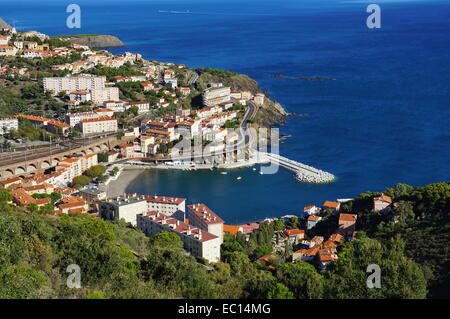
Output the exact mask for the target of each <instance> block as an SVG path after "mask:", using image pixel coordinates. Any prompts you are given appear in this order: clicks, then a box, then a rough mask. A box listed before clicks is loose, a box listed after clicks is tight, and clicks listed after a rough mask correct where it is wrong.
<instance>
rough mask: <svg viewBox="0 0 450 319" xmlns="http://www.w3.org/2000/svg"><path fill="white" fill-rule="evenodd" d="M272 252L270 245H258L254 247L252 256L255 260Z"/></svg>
mask: <svg viewBox="0 0 450 319" xmlns="http://www.w3.org/2000/svg"><path fill="white" fill-rule="evenodd" d="M272 251H273V247H272V245H270V244H264V245H259V246H257V247H256V249H255V252H254V255H255V259H258V258H261V257H262V256H265V255H270V254H271V253H272Z"/></svg>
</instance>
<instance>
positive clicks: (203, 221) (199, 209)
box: [188, 204, 223, 244]
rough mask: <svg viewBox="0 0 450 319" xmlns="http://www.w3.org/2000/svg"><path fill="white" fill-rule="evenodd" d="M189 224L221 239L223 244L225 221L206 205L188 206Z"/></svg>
mask: <svg viewBox="0 0 450 319" xmlns="http://www.w3.org/2000/svg"><path fill="white" fill-rule="evenodd" d="M188 210H189V224H191V225H192V226H195V227H197V228H200V229H201V230H204V231H206V232H208V233H211V234H213V235H215V236H217V237H219V238H220V243H221V244H222V243H223V220H222V218H220V217H219V215H217V214H216V213H214V212H213V211H212V210H211V209H210V208H209V207H208V206H206V205H205V204H194V205H188Z"/></svg>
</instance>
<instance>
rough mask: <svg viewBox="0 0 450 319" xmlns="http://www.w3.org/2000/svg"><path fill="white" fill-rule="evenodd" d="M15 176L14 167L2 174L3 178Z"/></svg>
mask: <svg viewBox="0 0 450 319" xmlns="http://www.w3.org/2000/svg"><path fill="white" fill-rule="evenodd" d="M13 176H14V171H13V170H12V169H7V170H5V171H4V172H3V174H2V178H8V177H13Z"/></svg>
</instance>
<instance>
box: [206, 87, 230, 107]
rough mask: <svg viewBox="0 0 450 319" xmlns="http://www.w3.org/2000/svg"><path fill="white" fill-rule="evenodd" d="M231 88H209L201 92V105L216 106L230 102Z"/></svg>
mask: <svg viewBox="0 0 450 319" xmlns="http://www.w3.org/2000/svg"><path fill="white" fill-rule="evenodd" d="M230 95H231V88H230V87H227V86H218V87H211V88H208V89H206V90H205V91H203V94H202V98H203V104H204V105H206V106H212V105H217V104H220V103H224V102H229V101H230Z"/></svg>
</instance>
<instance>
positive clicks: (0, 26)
mask: <svg viewBox="0 0 450 319" xmlns="http://www.w3.org/2000/svg"><path fill="white" fill-rule="evenodd" d="M5 27H10V25H9V24H8V23H6V21H5V20H3V19H2V18H0V28H5Z"/></svg>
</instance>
